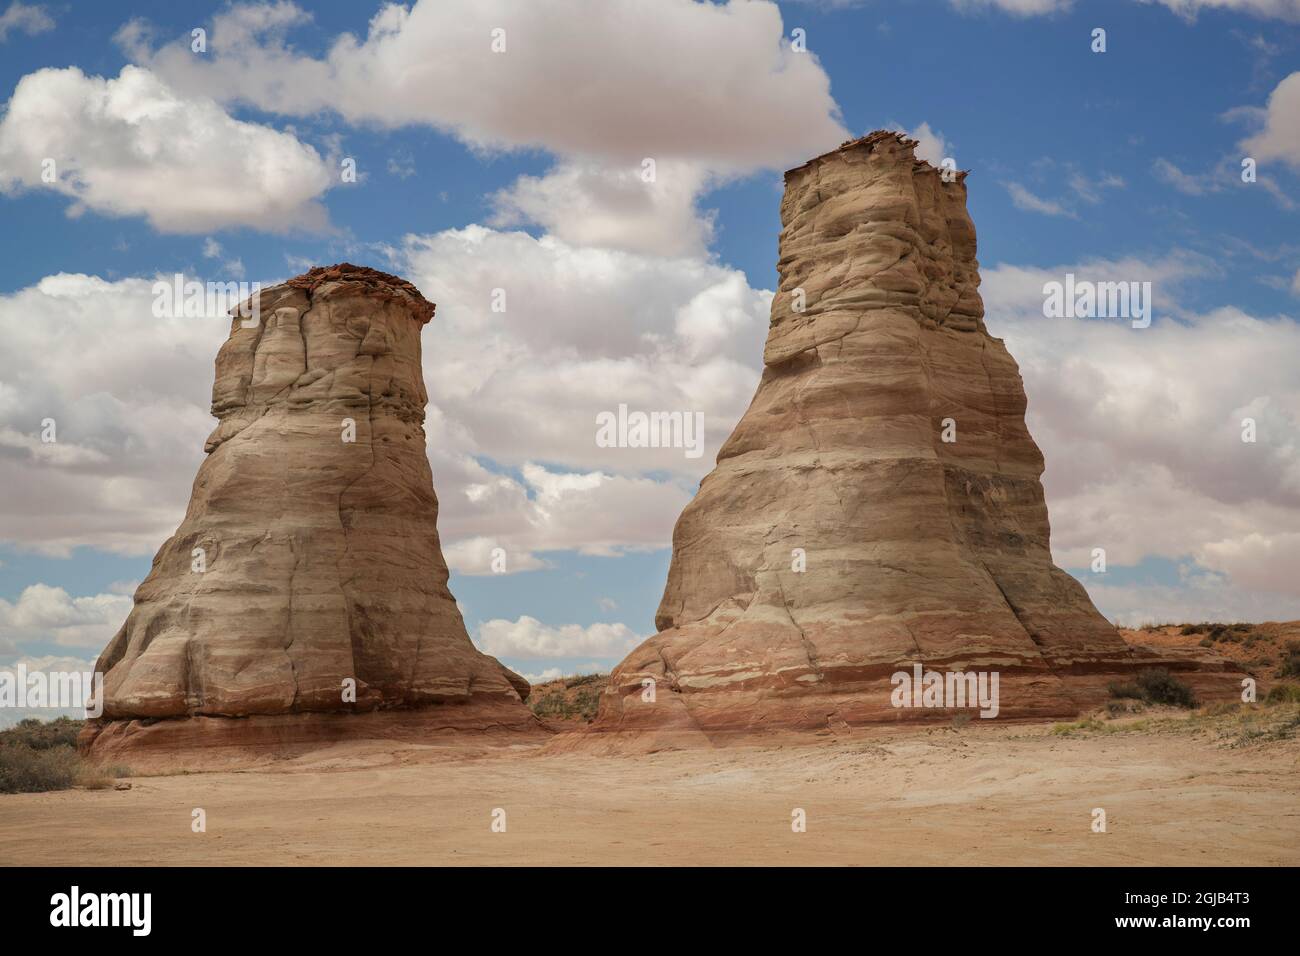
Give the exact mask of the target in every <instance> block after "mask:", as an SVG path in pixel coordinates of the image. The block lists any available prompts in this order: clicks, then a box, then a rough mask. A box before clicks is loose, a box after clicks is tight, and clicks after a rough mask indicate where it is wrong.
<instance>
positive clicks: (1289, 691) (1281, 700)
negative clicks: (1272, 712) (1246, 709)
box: [1264, 684, 1300, 704]
mask: <svg viewBox="0 0 1300 956" xmlns="http://www.w3.org/2000/svg"><path fill="white" fill-rule="evenodd" d="M1264 703H1266V704H1300V684H1274V685H1273V686H1272V687H1270V688H1269V690H1268V693H1267V694H1265V695H1264Z"/></svg>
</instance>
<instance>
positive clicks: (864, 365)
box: [594, 132, 1235, 735]
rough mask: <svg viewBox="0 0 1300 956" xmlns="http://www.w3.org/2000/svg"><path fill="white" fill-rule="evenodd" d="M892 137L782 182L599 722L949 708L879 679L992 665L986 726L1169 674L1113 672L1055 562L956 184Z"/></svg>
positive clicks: (1094, 615) (1134, 662) (746, 723)
mask: <svg viewBox="0 0 1300 956" xmlns="http://www.w3.org/2000/svg"><path fill="white" fill-rule="evenodd" d="M914 145H915V144H914V143H913V142H911V141H909V140H906V139H905V138H903V137H901V136H899V135H897V134H893V133H885V132H879V133H874V134H872V135H870V136H868V137H865V138H863V139H860V140H856V141H854V142H851V143H846V144H845V145H844V146H843V147H841V148H840V149H837V150H835V151H833V152H830V153H828V154H826V155H824V156H820V157H818V158H817V159H814V160H812V161H811V162H809V163H807V164H806V165H804V166H801V167H799V168H797V169H794V170H791V171H790V172H788V173H787V174H786V190H785V197H784V199H783V201H782V204H781V222H782V225H783V230H782V233H781V242H780V260H779V263H778V268H779V271H780V279H781V281H780V289H779V291H778V293H777V295H776V296H775V298H774V300H773V304H772V319H771V327H770V330H769V333H768V338H767V345H766V349H765V352H764V366H765V367H764V370H763V375H762V379H761V382H760V384H759V386H758V391H757V394H756V395H755V396H754V399H753V402H752V404H751V405H750V407H749V410H748V411H747V412H746V413H745V416H744V417H743V419H742V420H741V421H740V423H739V424H738V425H737V426H736V429H735V431H734V432H733V433H732V435H731V437H730V438H729V439H728V441H727V442H726V444H725V445H724V446H723V447H722V449H721V451H720V452H719V455H718V461H717V467H716V468H715V470H714V471H713V472H712V473H711V474H710V475H709V476H708V477H706V478H705V479H704V481H703V482H702V483H701V485H700V488H699V493H698V494H697V496H696V497H695V499H694V500H693V501H692V502H691V504H690V505H689V506H688V507H687V508H686V510H685V511H684V512H683V514H682V516H681V518H680V519H679V521H678V522H677V526H676V529H675V531H674V533H673V559H672V565H671V569H670V571H669V575H668V584H667V588H666V590H665V592H664V596H663V601H662V603H661V604H660V606H659V611H658V615H657V618H656V626H657V627H658V628H659V631H660V633H658V634H657V635H655V636H654V637H652V638H650V639H649V640H647V641H646V642H645V643H644V644H642V645H641V646H640V647H639V648H637V649H636V650H635V651H633V652H632V654H630V655H629V656H628V658H627V659H626V660H624V661H623V663H622V664H621V665H620V666H619V667H618V668H617V669H616V670H615V672H614V674H613V677H612V679H611V682H610V686H609V688H608V689H607V691H606V692H605V694H604V695H603V696H602V701H601V711H600V716H599V718H598V720H597V722H596V724H595V725H594V727H595V730H597V731H625V730H633V731H645V730H665V731H680V732H686V733H704V734H706V735H715V734H724V733H726V732H732V731H744V732H752V731H755V730H761V729H769V728H770V729H776V728H826V727H831V728H836V727H843V726H845V725H848V726H851V725H853V724H854V723H859V722H864V721H875V720H898V719H909V718H924V717H934V716H936V715H937V716H943V717H944V718H945V719H946V718H948V717H950V716H951V714H952V711H951V710H943V709H940V710H939V711H937V712H936V710H935V709H932V708H931V709H927V708H916V707H896V706H894V703H893V700H892V699H891V691H892V690H893V689H894V685H893V684H892V683H891V681H890V678H891V675H893V674H894V673H896V672H898V671H900V670H911V668H912V665H913V664H914V663H918V662H919V663H921V664H922V665H923V666H924V668H926V669H927V670H935V671H939V672H951V671H963V672H970V671H986V672H997V673H998V675H999V685H1000V686H999V691H1000V707H999V716H1000V717H1003V718H1005V717H1031V716H1046V715H1056V714H1072V713H1075V712H1077V711H1078V710H1079V708H1080V707H1081V706H1084V705H1086V704H1087V703H1089V702H1092V701H1097V700H1099V699H1101V698H1103V697H1104V696H1105V684H1106V682H1107V681H1108V680H1110V679H1113V677H1114V676H1115V674H1117V673H1122V672H1124V671H1130V672H1131V671H1132V669H1133V668H1134V667H1135V666H1138V665H1139V664H1140V665H1141V666H1167V665H1170V664H1171V662H1168V661H1160V660H1155V659H1154V658H1152V659H1145V658H1144V659H1142V660H1141V661H1139V660H1138V659H1137V658H1135V656H1134V653H1133V652H1132V651H1130V650H1129V648H1128V647H1127V645H1126V644H1125V643H1124V642H1123V640H1122V639H1121V638H1120V636H1119V634H1118V633H1117V632H1116V630H1115V629H1114V628H1113V627H1112V626H1111V625H1110V624H1109V623H1108V622H1107V621H1106V619H1105V618H1103V617H1102V615H1101V614H1100V613H1098V611H1097V610H1096V608H1095V607H1094V606H1093V604H1092V602H1091V601H1090V600H1089V598H1088V595H1087V594H1086V592H1085V591H1084V589H1083V588H1082V587H1081V586H1080V584H1079V583H1078V582H1077V581H1076V580H1075V579H1074V578H1072V577H1071V576H1070V575H1068V574H1066V573H1065V572H1063V571H1061V570H1060V569H1059V568H1057V567H1055V566H1054V565H1053V563H1052V558H1051V553H1050V550H1049V542H1048V537H1049V529H1048V517H1047V507H1046V504H1045V502H1044V498H1043V489H1042V486H1041V484H1040V481H1039V478H1040V475H1041V474H1042V472H1043V456H1042V454H1041V453H1040V452H1039V450H1038V447H1037V446H1036V445H1035V444H1034V441H1033V439H1032V438H1031V437H1030V435H1029V432H1028V430H1027V429H1026V427H1025V406H1026V399H1025V393H1024V389H1023V386H1022V383H1021V379H1020V374H1019V370H1018V368H1017V366H1016V363H1015V361H1014V360H1013V359H1012V357H1011V356H1010V354H1009V353H1008V352H1007V350H1006V348H1005V346H1004V345H1003V344H1002V342H1001V340H999V339H996V338H993V337H992V336H990V335H989V333H988V331H987V329H986V328H985V324H984V308H983V302H982V301H981V299H980V295H979V291H978V286H979V281H980V280H979V265H978V262H977V261H976V258H975V256H976V241H975V228H974V225H973V223H972V221H971V218H970V216H969V215H968V214H967V211H966V187H965V183H964V178H965V175H964V174H959V175H956V176H955V177H954V178H953V181H951V182H944V181H943V177H942V174H941V172H940V171H939V170H937V169H935V168H934V167H932V166H930V165H929V164H927V163H924V162H918V161H917V160H916V159H915V158H914V156H913V146H914ZM1172 666H1177V667H1180V668H1183V669H1187V667H1188V666H1189V665H1187V663H1186V662H1185V661H1184V662H1178V663H1175V664H1173V665H1172ZM1220 676H1222V675H1220ZM1198 679H1199V678H1198ZM650 682H653V688H652V690H653V692H651V684H650ZM1211 683H1213V682H1211ZM1205 686H1206V688H1207V689H1208V688H1209V687H1210V684H1206V685H1205ZM1213 686H1214V687H1217V688H1219V690H1220V691H1222V690H1223V689H1224V688H1225V687H1229V688H1235V683H1232V684H1230V685H1229V684H1225V683H1224V682H1222V681H1219V682H1218V683H1217V684H1214V685H1213ZM918 693H919V692H918ZM651 698H653V699H651Z"/></svg>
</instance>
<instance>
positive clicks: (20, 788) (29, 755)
mask: <svg viewBox="0 0 1300 956" xmlns="http://www.w3.org/2000/svg"><path fill="white" fill-rule="evenodd" d="M81 771H82V762H81V758H80V757H78V756H77V752H76V751H75V750H74V749H72V748H71V747H69V746H67V745H66V744H63V745H60V746H56V747H42V748H39V749H35V748H31V747H25V746H23V745H21V744H14V743H6V744H3V745H0V793H44V792H46V791H48V790H66V789H68V788H69V787H71V786H72V785H73V784H74V783H76V781H77V777H78V776H79V775H80V773H81Z"/></svg>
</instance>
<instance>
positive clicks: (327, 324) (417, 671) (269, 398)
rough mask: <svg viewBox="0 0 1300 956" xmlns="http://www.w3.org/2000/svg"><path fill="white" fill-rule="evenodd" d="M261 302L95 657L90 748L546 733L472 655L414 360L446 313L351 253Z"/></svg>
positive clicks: (520, 691) (226, 358)
mask: <svg viewBox="0 0 1300 956" xmlns="http://www.w3.org/2000/svg"><path fill="white" fill-rule="evenodd" d="M260 310H261V316H260V321H258V322H255V323H254V322H252V321H251V320H245V319H242V318H240V317H239V316H236V317H235V318H234V319H233V320H232V323H231V331H230V337H229V338H228V339H227V341H226V343H225V344H224V345H223V346H222V348H221V351H220V353H219V354H218V356H217V361H216V381H215V384H214V385H213V389H212V413H213V414H214V415H215V416H216V417H217V419H218V424H217V427H216V429H215V430H214V431H213V432H212V434H211V435H210V436H209V438H208V440H207V443H206V446H205V449H206V451H207V453H208V457H207V458H206V459H205V460H204V462H203V464H202V466H201V467H200V469H199V473H198V477H197V478H196V479H195V481H194V488H193V492H192V494H191V497H190V503H189V507H188V509H187V511H186V514H185V519H184V521H183V522H182V523H181V526H180V527H179V528H178V529H177V531H176V533H175V534H174V535H173V536H172V537H171V538H170V539H169V540H168V541H167V542H166V543H165V544H164V545H163V546H162V549H161V550H160V551H159V552H158V555H157V557H155V558H154V562H153V568H152V570H151V571H150V573H149V576H148V577H147V578H146V579H145V580H144V582H143V583H142V584H141V585H140V587H139V589H138V590H137V591H136V594H135V605H134V607H133V609H132V611H131V613H130V616H129V617H128V618H127V620H126V623H125V624H123V625H122V628H121V630H119V631H118V632H117V634H116V636H114V637H113V639H112V641H110V642H109V645H108V647H107V648H106V649H105V650H104V652H103V654H102V655H101V657H100V659H99V663H98V665H97V670H98V671H100V672H102V673H103V674H104V679H105V686H104V712H103V718H102V719H101V720H100V721H97V722H94V723H92V724H91V725H90V726H89V727H88V729H87V731H86V733H85V734H84V735H83V741H82V742H83V746H84V747H85V748H86V749H88V750H89V751H90V752H91V753H92V754H93V755H95V756H98V757H107V756H114V755H119V754H122V755H129V756H130V757H131V758H132V759H135V758H136V757H138V756H139V755H140V754H141V753H144V754H149V753H154V752H160V751H181V752H188V753H191V754H195V753H199V754H202V755H205V756H214V755H216V754H218V753H219V752H222V751H227V750H229V751H240V752H243V751H250V750H251V751H259V750H262V751H277V752H279V751H284V750H285V749H292V748H294V747H297V746H301V745H304V744H312V743H316V742H320V741H327V740H335V739H340V738H343V737H348V736H355V735H361V736H379V737H383V736H390V735H406V736H419V735H423V734H427V733H431V732H433V731H435V730H438V729H455V730H461V731H486V730H499V731H524V732H537V730H538V729H539V728H538V725H537V723H536V721H535V719H534V718H533V716H532V715H531V713H530V712H529V711H528V709H527V708H526V707H525V706H524V704H523V702H522V701H523V699H524V698H526V697H527V696H528V690H529V688H528V683H527V681H525V680H524V679H523V678H521V677H519V676H518V675H515V674H513V673H511V672H510V671H509V670H507V669H506V668H505V667H504V666H502V665H501V664H500V663H499V662H498V661H496V660H495V659H494V658H491V657H488V656H487V655H485V654H482V653H480V652H479V651H478V650H476V649H475V648H474V646H473V645H472V644H471V643H470V640H469V637H468V635H467V634H466V631H465V625H464V622H463V621H462V620H461V615H460V612H459V611H458V610H457V608H456V602H455V600H454V599H453V597H452V595H451V593H450V591H449V590H448V588H447V577H448V572H447V566H446V563H445V562H444V560H443V556H442V550H441V547H440V545H439V540H438V531H437V527H436V524H437V515H438V499H437V497H436V496H435V495H434V490H433V478H432V474H431V472H430V468H429V462H428V457H427V455H426V453H425V435H424V406H425V404H426V402H427V400H428V399H427V395H426V393H425V388H424V381H423V376H422V374H421V368H420V332H421V329H422V327H423V326H424V325H425V323H427V322H428V321H429V320H430V319H431V318H432V316H433V312H434V306H433V305H432V304H431V303H429V302H427V301H426V300H425V299H424V297H423V296H422V295H421V294H420V293H419V291H418V290H416V288H415V287H414V286H412V285H411V284H410V283H408V282H405V281H403V280H401V279H398V278H396V277H394V276H390V275H387V274H385V273H382V272H377V271H375V270H373V269H366V268H362V267H358V266H353V265H350V264H347V263H344V264H342V265H337V266H333V267H330V268H319V269H313V270H311V271H310V272H308V273H306V274H305V275H302V276H298V277H297V278H295V279H291V280H289V281H288V282H286V283H284V284H282V285H278V286H275V287H273V288H270V289H265V290H263V291H262V292H261V293H260ZM246 325H247V326H249V327H245V326H246ZM136 762H137V764H138V760H137V761H136Z"/></svg>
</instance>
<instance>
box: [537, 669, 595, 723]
mask: <svg viewBox="0 0 1300 956" xmlns="http://www.w3.org/2000/svg"><path fill="white" fill-rule="evenodd" d="M608 677H609V675H608V674H578V675H576V676H573V677H564V678H561V679H560V680H556V681H551V682H550V683H547V684H540V685H538V686H537V687H534V688H533V693H532V695H531V696H530V697H529V699H528V706H529V707H531V708H532V711H533V713H534V714H536V715H537V716H538V717H539V718H541V719H542V720H565V721H569V720H573V721H582V722H583V723H585V724H589V723H591V722H592V721H593V720H595V719H596V711H597V709H598V708H599V706H600V694H601V691H602V690H604V688H605V681H606V680H607V679H608Z"/></svg>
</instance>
